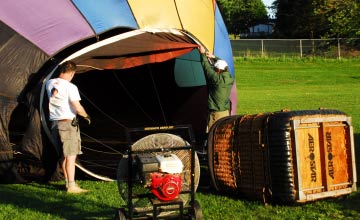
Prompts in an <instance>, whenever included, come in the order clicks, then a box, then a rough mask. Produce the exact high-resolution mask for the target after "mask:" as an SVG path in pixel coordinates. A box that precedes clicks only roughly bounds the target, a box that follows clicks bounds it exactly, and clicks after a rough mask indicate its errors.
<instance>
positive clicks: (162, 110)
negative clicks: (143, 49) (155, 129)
mask: <svg viewBox="0 0 360 220" xmlns="http://www.w3.org/2000/svg"><path fill="white" fill-rule="evenodd" d="M147 66H148V68H149V72H150V77H151V81H152V83H153V86H154V90H155V94H156V98H157V100H158V102H159V106H160V109H161V114H162V116H163V119H164V122H165V125H166V126H168V123H167V121H166V117H165V112H164V109H163V106H162V104H161V100H160V96H159V92H158V90H157V89H156V84H155V80H154V77H153V74H152V71H151V68H150V65H147Z"/></svg>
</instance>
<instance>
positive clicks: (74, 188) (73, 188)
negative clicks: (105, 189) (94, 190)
mask: <svg viewBox="0 0 360 220" xmlns="http://www.w3.org/2000/svg"><path fill="white" fill-rule="evenodd" d="M66 191H67V193H73V194H77V193H86V192H89V190H86V189H81V188H80V187H79V186H78V185H77V184H74V185H73V186H68V187H67V190H66Z"/></svg>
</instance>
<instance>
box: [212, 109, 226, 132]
mask: <svg viewBox="0 0 360 220" xmlns="http://www.w3.org/2000/svg"><path fill="white" fill-rule="evenodd" d="M229 115H230V112H229V110H225V111H220V112H215V111H214V112H210V115H209V117H210V118H209V123H208V130H210V128H211V126H212V125H213V124H214V123H215V122H216V121H217V120H219V119H220V118H223V117H226V116H229Z"/></svg>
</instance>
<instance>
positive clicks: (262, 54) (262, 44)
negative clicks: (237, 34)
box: [261, 39, 264, 57]
mask: <svg viewBox="0 0 360 220" xmlns="http://www.w3.org/2000/svg"><path fill="white" fill-rule="evenodd" d="M261 57H264V40H263V39H261Z"/></svg>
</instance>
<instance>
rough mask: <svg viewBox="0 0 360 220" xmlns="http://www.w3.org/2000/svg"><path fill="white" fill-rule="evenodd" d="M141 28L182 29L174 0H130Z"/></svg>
mask: <svg viewBox="0 0 360 220" xmlns="http://www.w3.org/2000/svg"><path fill="white" fill-rule="evenodd" d="M128 3H129V5H130V7H131V10H132V11H133V14H134V17H135V19H136V22H137V23H138V25H139V28H147V27H150V28H177V29H182V27H181V23H180V21H179V16H178V13H177V10H176V6H175V4H174V1H170V0H165V1H164V0H128Z"/></svg>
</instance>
